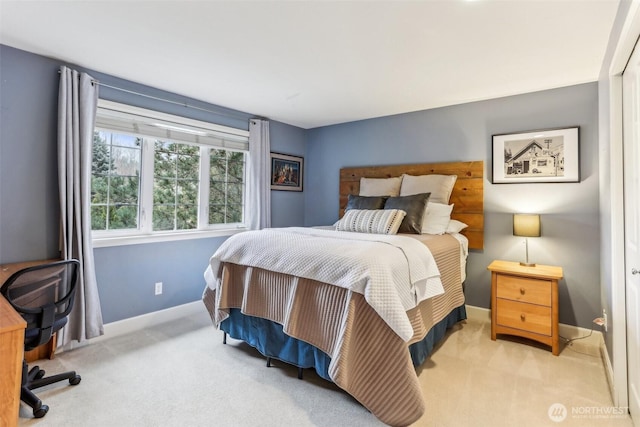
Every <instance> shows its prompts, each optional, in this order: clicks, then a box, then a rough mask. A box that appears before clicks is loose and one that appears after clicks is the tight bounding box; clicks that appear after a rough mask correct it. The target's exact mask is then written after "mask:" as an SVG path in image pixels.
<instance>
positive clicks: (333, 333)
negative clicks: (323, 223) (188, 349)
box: [203, 161, 484, 426]
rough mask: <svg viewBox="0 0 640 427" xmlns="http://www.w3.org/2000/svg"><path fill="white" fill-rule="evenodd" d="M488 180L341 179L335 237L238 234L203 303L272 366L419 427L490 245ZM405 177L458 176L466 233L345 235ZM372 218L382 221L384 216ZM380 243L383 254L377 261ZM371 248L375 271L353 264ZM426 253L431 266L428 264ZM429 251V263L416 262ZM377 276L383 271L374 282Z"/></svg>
mask: <svg viewBox="0 0 640 427" xmlns="http://www.w3.org/2000/svg"><path fill="white" fill-rule="evenodd" d="M483 172H484V165H483V162H481V161H477V162H454V163H436V164H415V165H394V166H374V167H357V168H344V169H342V170H341V171H340V212H339V217H340V218H341V220H340V221H339V222H338V223H337V224H336V226H333V227H330V228H331V230H328V229H326V228H323V227H319V228H309V229H304V228H297V227H292V228H288V229H269V230H261V231H250V232H245V233H240V234H238V235H235V236H242V237H241V238H238V239H236V238H235V236H234V240H241V241H240V242H234V245H231V244H230V245H225V244H223V245H222V246H221V248H222V249H220V248H219V249H218V251H216V255H215V256H213V257H212V260H211V265H210V266H209V267H208V268H207V271H206V272H205V278H206V280H207V286H206V287H205V290H204V293H203V302H204V304H205V306H206V308H207V310H208V312H209V314H210V315H211V319H212V321H213V323H214V324H215V325H216V326H219V328H220V329H221V330H222V331H224V332H225V334H228V335H229V336H231V337H233V338H236V339H241V340H244V341H245V342H247V343H248V344H250V345H251V346H253V347H255V348H257V349H258V350H259V351H260V352H261V353H262V354H263V355H265V356H266V357H268V358H275V359H279V360H282V361H285V362H287V363H291V364H293V365H295V366H298V367H299V368H314V369H315V370H316V372H317V373H318V375H319V376H321V377H323V378H325V379H327V380H329V381H332V382H334V383H335V384H336V385H338V386H339V387H340V388H342V389H343V390H345V391H346V392H348V393H349V394H351V395H352V396H353V397H354V398H355V399H357V400H358V401H359V402H360V403H361V404H362V405H363V406H365V407H366V408H367V409H368V410H369V411H371V412H372V414H374V415H375V416H376V417H377V418H379V419H380V420H381V421H382V422H384V423H386V424H389V425H397V426H400V425H409V424H411V423H413V422H414V421H416V420H417V419H418V418H420V417H421V416H422V415H423V414H424V413H425V410H426V403H425V401H424V398H423V395H422V391H421V387H420V384H419V382H418V377H417V374H416V367H417V366H419V365H420V364H422V363H423V362H424V360H425V359H426V358H427V357H428V356H429V354H430V353H431V351H432V350H433V348H434V347H435V346H436V345H437V343H438V342H439V341H440V340H442V338H443V337H444V336H445V334H446V331H447V329H448V328H450V327H451V326H453V325H454V324H455V323H457V322H459V321H460V320H463V319H465V318H466V312H465V308H464V293H463V287H462V283H463V282H464V275H465V269H464V262H465V259H466V254H467V251H468V250H469V249H472V250H473V249H482V247H483V227H484V217H483ZM403 174H407V175H408V176H409V177H414V178H415V177H423V176H425V175H434V177H435V176H449V177H453V176H455V180H454V181H455V183H454V184H453V186H452V188H451V189H450V194H449V195H448V197H447V200H444V203H443V204H448V205H453V207H452V208H453V210H452V211H450V213H449V214H448V215H449V216H450V219H451V220H455V221H459V222H463V223H464V224H466V225H467V227H466V228H464V229H462V230H458V229H456V230H455V232H453V231H451V230H450V232H448V233H444V234H428V233H427V234H422V233H419V232H415V233H404V232H400V233H398V234H394V233H391V234H392V235H384V236H381V235H372V234H369V233H353V232H350V231H342V230H340V227H345V221H346V220H347V219H348V218H350V217H353V216H354V215H360V214H367V215H369V214H372V212H373V210H368V209H359V206H357V203H359V202H363V201H364V202H366V203H369V202H371V200H369V198H371V199H373V198H374V197H377V196H369V194H371V191H373V192H374V193H375V192H376V191H378V192H379V191H383V192H384V190H381V189H380V185H379V184H380V183H383V184H384V185H386V182H387V181H393V179H391V178H394V177H403V176H404V177H405V178H403V179H404V180H406V179H407V178H406V175H403ZM401 181H402V180H401ZM405 182H409V181H408V180H407V181H405ZM373 184H375V185H373ZM384 185H383V186H384ZM433 194H435V193H433ZM416 197H417V196H416ZM404 198H407V197H398V198H393V197H391V198H389V199H387V198H385V200H386V201H388V200H391V199H393V200H397V199H400V200H404ZM354 200H355V201H356V202H354ZM354 203H355V205H354ZM425 203H426V204H427V206H428V204H429V203H431V204H432V206H436V205H437V204H438V203H436V202H432V201H427V202H425ZM354 206H356V208H354ZM387 210H393V209H387ZM408 211H409V210H407V212H408ZM373 213H375V214H376V218H377V217H378V216H379V215H378V214H380V212H373ZM402 213H406V212H405V211H404V210H402ZM381 215H383V214H381ZM384 215H385V217H388V216H390V215H392V214H390V213H389V212H387V213H385V214H384ZM425 215H426V214H425ZM407 217H408V215H407ZM403 218H404V216H403ZM425 218H426V216H425ZM396 220H397V219H393V220H392V221H394V224H395V222H397V221H396ZM402 221H403V222H402V226H403V227H404V226H405V221H404V219H403V220H402ZM370 222H371V221H370ZM385 224H386V225H385V227H388V224H389V223H385ZM334 228H338V229H339V230H338V231H335V230H334ZM422 230H423V231H424V229H422ZM405 231H406V230H405ZM352 237H355V239H352ZM228 240H230V239H228ZM351 240H355V241H353V242H352V241H351ZM269 242H270V243H271V246H269ZM225 243H226V242H225ZM334 245H335V246H334ZM346 245H348V246H346ZM372 245H377V246H375V250H373V251H371V250H370V248H372V247H373V246H372ZM223 246H224V248H223ZM231 248H234V249H231ZM278 248H280V249H278ZM283 248H286V249H287V250H288V252H289V253H288V254H287V251H286V250H283ZM424 248H428V250H425V249H424ZM360 249H362V251H363V252H364V253H366V254H370V253H372V254H371V257H370V258H369V259H367V260H366V261H365V260H363V261H362V264H367V263H368V264H369V266H368V267H367V268H365V267H362V266H361V265H360V261H358V263H357V264H356V263H355V262H354V260H353V259H352V258H350V257H351V256H352V255H353V254H354V253H355V254H358V253H359V251H360ZM385 251H386V252H385ZM423 251H426V252H428V253H429V254H431V255H430V256H431V257H430V258H429V256H425V257H423V256H422V252H423ZM418 252H419V253H420V257H418V256H417V255H413V254H414V253H418ZM293 254H295V255H293ZM338 254H345V255H344V257H346V259H345V260H342V261H340V262H342V263H343V264H344V266H343V264H339V263H338V260H337V258H339V257H340V256H342V255H340V256H338ZM397 254H400V255H397ZM353 256H355V255H353ZM358 256H359V255H358ZM368 256H369V255H367V257H368ZM403 256H404V257H405V258H406V260H405V261H404V262H405V263H406V262H409V264H408V265H409V268H408V269H407V268H406V267H405V268H404V270H407V271H408V273H407V277H404V276H402V277H401V275H400V273H399V272H398V269H397V268H396V267H393V266H394V265H395V264H396V263H400V262H401V261H400V259H401V258H403ZM394 257H396V258H398V259H397V260H396V258H394ZM298 258H302V261H300V260H298ZM381 260H383V261H381ZM407 260H408V261H407ZM412 262H413V263H414V264H411V263H412ZM334 263H335V264H334ZM416 263H417V264H416ZM387 264H389V266H387ZM432 264H434V265H435V267H436V273H437V274H436V273H434V272H433V271H432V270H431V268H432V267H433V265H432ZM345 266H349V267H348V268H347V267H345ZM387 267H388V268H389V269H390V270H389V271H387V270H385V268H387ZM369 269H372V270H375V271H374V272H373V273H368V272H369V271H370V270H369ZM318 271H320V273H318ZM363 271H367V274H368V275H367V276H366V279H362V277H363V276H362V274H363V273H362V272H363ZM314 274H319V275H315V276H314ZM389 274H390V275H392V276H393V280H389V277H390V276H389ZM403 274H404V273H403ZM374 278H380V279H379V280H378V281H379V282H380V283H387V284H388V282H394V284H393V285H394V286H392V288H394V287H395V288H402V289H403V291H402V292H403V293H401V292H398V293H399V294H401V295H400V296H399V297H395V296H392V295H391V293H390V291H388V290H379V289H386V288H381V287H380V286H382V285H381V284H379V283H377V282H375V280H374ZM405 282H406V283H405ZM356 284H357V285H356ZM360 285H362V286H360ZM405 288H406V290H405Z"/></svg>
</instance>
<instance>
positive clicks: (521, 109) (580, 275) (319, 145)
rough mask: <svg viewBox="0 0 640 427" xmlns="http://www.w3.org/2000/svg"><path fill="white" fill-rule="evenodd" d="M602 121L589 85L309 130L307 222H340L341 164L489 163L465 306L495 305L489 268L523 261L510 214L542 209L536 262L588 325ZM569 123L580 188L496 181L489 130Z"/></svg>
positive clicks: (594, 301) (564, 304)
mask: <svg viewBox="0 0 640 427" xmlns="http://www.w3.org/2000/svg"><path fill="white" fill-rule="evenodd" d="M597 123H598V92H597V84H596V83H590V84H583V85H578V86H572V87H567V88H561V89H555V90H548V91H543V92H536V93H530V94H526V95H520V96H512V97H506V98H500V99H493V100H489V101H482V102H474V103H468V104H463V105H456V106H452V107H445V108H437V109H431V110H425V111H419V112H414V113H407V114H400V115H395V116H388V117H382V118H377V119H370V120H363V121H358V122H351V123H345V124H340V125H334V126H328V127H322V128H317V129H312V130H310V131H309V133H308V136H307V158H308V161H307V170H306V176H307V187H306V190H305V191H307V192H308V194H312V195H313V197H309V198H308V199H307V201H306V205H305V225H309V226H311V225H319V224H331V223H333V222H334V221H335V220H336V219H337V217H338V195H337V194H338V177H339V170H340V168H341V167H345V166H366V165H385V164H403V163H426V162H443V161H458V160H484V162H485V193H484V195H485V196H484V197H485V198H484V203H485V239H484V241H485V248H484V251H479V252H474V253H472V254H471V255H470V257H469V262H468V275H467V281H466V284H465V294H466V298H467V303H468V304H471V305H474V306H478V307H485V308H489V306H490V296H491V283H490V282H491V281H490V275H489V273H488V271H487V270H486V268H487V266H488V265H489V263H491V261H492V260H494V259H506V260H516V261H519V260H522V259H523V258H524V246H523V240H522V239H519V238H516V237H513V236H512V219H511V218H512V217H511V215H512V213H514V212H537V213H540V214H542V217H541V221H542V234H543V235H542V237H541V238H538V239H529V252H530V258H531V260H532V261H535V262H538V263H540V264H551V265H559V266H562V267H563V268H564V275H565V279H563V280H562V281H561V283H560V290H559V298H560V321H561V322H562V323H567V324H571V325H578V326H582V327H585V328H591V325H592V324H591V321H592V319H594V318H595V317H598V316H599V313H600V284H599V271H600V270H599V268H600V267H599V266H600V262H599V250H600V249H599V248H600V244H599V211H598V125H597ZM570 126H580V158H581V159H580V166H581V174H582V180H581V182H580V183H575V184H574V183H569V184H492V183H491V181H490V178H491V151H492V150H491V147H492V144H491V136H492V135H493V134H500V133H513V132H520V131H528V130H536V129H545V128H557V127H570Z"/></svg>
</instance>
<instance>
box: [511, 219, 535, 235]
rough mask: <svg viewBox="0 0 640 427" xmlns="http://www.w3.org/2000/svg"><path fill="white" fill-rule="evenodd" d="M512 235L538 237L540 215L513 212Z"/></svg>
mask: <svg viewBox="0 0 640 427" xmlns="http://www.w3.org/2000/svg"><path fill="white" fill-rule="evenodd" d="M513 235H514V236H520V237H540V215H528V214H514V215H513Z"/></svg>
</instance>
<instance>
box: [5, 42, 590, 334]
mask: <svg viewBox="0 0 640 427" xmlns="http://www.w3.org/2000/svg"><path fill="white" fill-rule="evenodd" d="M60 64H61V62H60V61H57V60H55V59H51V58H45V57H42V56H38V55H34V54H31V53H28V52H24V51H21V50H16V49H13V48H10V47H7V46H2V45H0V78H1V80H2V81H1V86H0V113H1V114H0V263H8V262H15V261H22V260H33V259H43V258H50V257H55V256H57V245H58V218H59V217H58V206H57V203H58V196H57V178H56V173H57V172H56V170H57V167H56V154H55V147H56V116H57V90H58V89H57V88H58V73H57V70H58V68H59V66H60ZM75 68H79V67H75ZM88 71H89V70H88ZM89 72H90V73H91V74H92V75H93V76H94V77H96V78H98V79H99V80H100V81H101V82H103V83H107V84H111V85H114V86H119V87H123V88H129V89H131V90H134V91H137V92H143V93H146V94H149V95H152V96H159V97H162V98H167V99H173V100H176V101H181V102H185V101H186V102H188V103H189V104H190V105H197V106H200V107H203V108H207V109H211V110H214V111H216V112H218V113H217V114H208V113H203V112H200V111H198V110H188V109H184V108H183V107H179V106H175V105H171V104H166V103H161V102H158V101H154V100H152V99H149V98H141V97H136V96H133V95H131V94H125V93H122V92H118V91H113V90H109V89H108V88H101V96H102V97H103V98H105V99H109V100H113V101H119V102H125V103H128V104H132V105H137V106H141V107H146V108H152V109H156V110H159V111H164V112H167V113H172V114H181V115H185V116H188V117H191V118H195V119H200V120H209V121H212V122H215V123H219V124H222V125H227V126H234V127H239V128H243V129H247V126H248V121H247V119H248V118H249V117H251V115H250V114H248V113H243V112H238V111H233V110H228V109H225V108H222V107H219V106H215V105H211V104H207V103H203V102H200V101H197V100H193V99H185V98H184V97H181V96H179V95H175V94H171V93H166V92H163V91H160V90H157V89H154V88H150V87H146V86H143V85H140V84H136V83H133V82H129V81H125V80H121V79H118V78H116V77H113V76H108V75H104V74H101V73H98V72H94V71H89ZM210 84H215V82H210ZM597 108H598V95H597V86H596V84H595V83H592V84H584V85H578V86H572V87H567V88H561V89H555V90H549V91H543V92H536V93H531V94H526V95H520V96H513V97H507V98H500V99H494V100H489V101H483V102H475V103H469V104H463V105H457V106H452V107H445V108H438V109H432V110H425V111H419V112H414V113H407V114H401V115H396V116H390V117H383V118H378V119H371V120H364V121H358V122H352V123H346V124H341V125H335V126H327V127H323V128H317V129H311V130H304V129H300V128H296V127H294V126H290V125H287V124H284V123H279V122H273V121H272V122H271V125H270V126H271V128H270V130H271V132H270V137H271V148H272V151H277V152H282V153H287V154H294V155H301V156H304V157H305V175H304V192H302V193H295V192H284V191H273V192H272V193H271V200H272V225H273V226H275V227H282V226H293V225H320V224H331V223H333V222H334V221H335V220H336V219H337V212H338V172H339V169H340V168H341V167H343V166H357V165H376V164H379V165H383V164H402V163H420V162H438V161H455V160H484V161H485V172H486V178H487V179H486V180H485V249H484V251H477V252H474V253H472V254H471V256H470V258H469V263H468V278H467V281H466V285H465V286H466V295H467V302H468V303H469V304H471V305H475V306H479V307H486V308H488V307H489V302H490V278H489V274H488V272H487V270H486V267H487V265H488V264H489V263H490V262H491V261H492V260H493V259H509V260H520V259H521V258H522V257H523V256H524V247H523V245H522V240H520V239H517V238H515V237H513V236H512V235H511V214H512V213H513V212H539V213H541V214H542V215H543V216H542V226H543V231H542V232H543V237H541V238H539V239H530V257H531V258H532V260H534V261H536V262H539V263H543V264H553V265H560V266H562V267H564V272H565V279H563V280H562V282H561V283H560V321H561V322H562V323H567V324H572V325H578V326H583V327H587V328H588V327H591V320H592V319H593V318H594V317H597V316H598V315H599V313H600V285H599V265H600V262H599V251H600V243H599V237H598V236H599V220H600V215H599V211H598V179H599V177H598V128H597V123H598V112H597ZM566 126H580V156H581V162H580V163H581V174H582V180H581V182H580V183H575V184H518V185H514V184H511V185H507V184H502V185H498V184H496V185H493V184H491V182H490V179H489V178H490V176H491V173H490V166H491V160H490V159H491V135H492V134H497V133H510V132H519V131H526V130H534V129H544V128H555V127H566ZM307 195H310V197H307ZM222 241H223V238H207V239H196V240H187V241H177V242H164V243H154V244H141V245H130V246H119V247H109V248H97V249H95V258H96V271H97V276H98V286H99V291H100V298H101V302H102V307H103V315H104V319H105V321H106V322H112V321H116V320H120V319H124V318H128V317H132V316H136V315H140V314H144V313H147V312H151V311H155V310H160V309H163V308H168V307H172V306H175V305H179V304H183V303H186V302H190V301H195V300H198V299H199V298H200V296H201V293H202V289H203V287H204V282H203V279H202V271H203V270H204V268H205V266H206V265H207V261H208V259H209V257H210V255H211V254H212V253H213V251H214V250H215V249H216V248H217V247H218V246H219V245H220V243H221V242H222ZM156 281H162V282H163V283H164V293H163V295H161V296H158V297H156V296H154V295H153V283H155V282H156Z"/></svg>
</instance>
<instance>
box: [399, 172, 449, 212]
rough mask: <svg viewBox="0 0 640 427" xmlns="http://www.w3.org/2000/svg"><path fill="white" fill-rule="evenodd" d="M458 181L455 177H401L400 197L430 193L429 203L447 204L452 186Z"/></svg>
mask: <svg viewBox="0 0 640 427" xmlns="http://www.w3.org/2000/svg"><path fill="white" fill-rule="evenodd" d="M457 179H458V176H457V175H435V174H434V175H420V176H413V175H406V174H405V175H402V187H401V188H400V195H401V196H409V195H411V194H420V193H431V197H430V198H429V202H431V203H434V202H435V203H444V204H445V205H447V204H449V198H451V192H452V191H453V186H454V185H455V184H456V180H457Z"/></svg>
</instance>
